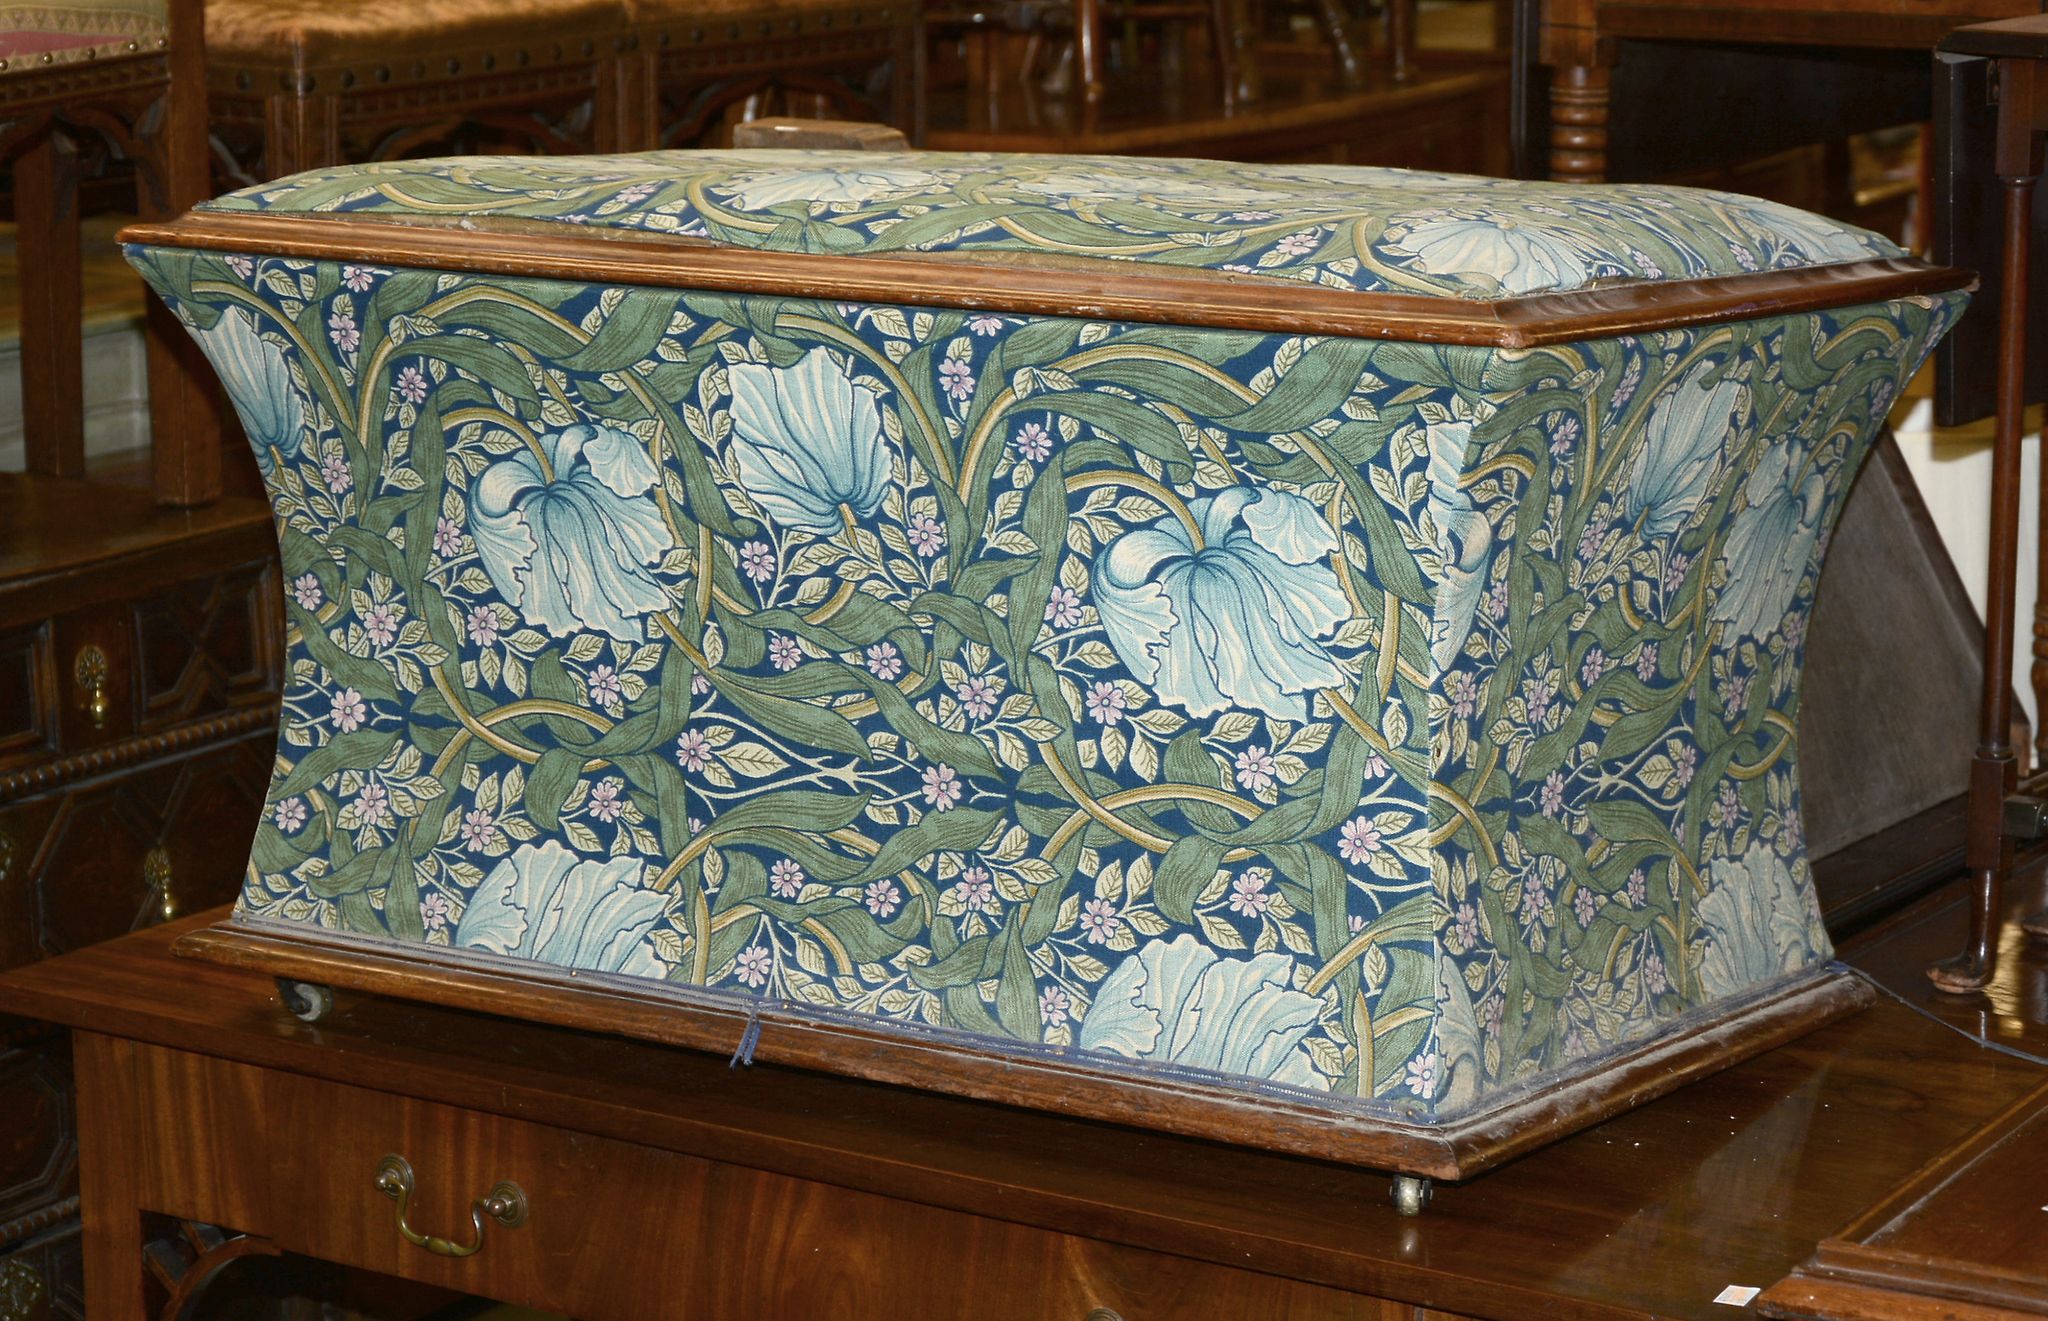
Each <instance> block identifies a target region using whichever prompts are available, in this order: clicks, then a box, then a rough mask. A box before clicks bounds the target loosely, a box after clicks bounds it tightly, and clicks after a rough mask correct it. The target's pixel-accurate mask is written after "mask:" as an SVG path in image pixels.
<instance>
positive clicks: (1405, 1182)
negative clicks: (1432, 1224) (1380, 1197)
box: [1391, 1174, 1432, 1216]
mask: <svg viewBox="0 0 2048 1321" xmlns="http://www.w3.org/2000/svg"><path fill="white" fill-rule="evenodd" d="M1431 1192H1432V1185H1431V1183H1430V1181H1429V1180H1427V1179H1423V1178H1418V1177H1416V1176H1415V1175H1412V1174H1397V1175H1395V1176H1394V1186H1393V1188H1392V1190H1391V1196H1392V1200H1393V1203H1394V1210H1396V1211H1398V1212H1399V1213H1400V1214H1402V1215H1404V1216H1419V1215H1421V1214H1422V1211H1423V1208H1424V1207H1426V1206H1428V1205H1429V1199H1430V1195H1431Z"/></svg>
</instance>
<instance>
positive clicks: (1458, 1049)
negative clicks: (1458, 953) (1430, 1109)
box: [1416, 959, 1486, 1115]
mask: <svg viewBox="0 0 2048 1321" xmlns="http://www.w3.org/2000/svg"><path fill="white" fill-rule="evenodd" d="M1485 1045H1486V1038H1485V1034H1484V1030H1483V1029H1482V1028H1481V1027H1480V1024H1479V1012H1478V1010H1477V1009H1475V1008H1474V1007H1473V1004H1472V993H1471V991H1470V990H1468V989H1467V988H1466V986H1465V979H1464V977H1463V976H1461V975H1460V974H1459V972H1458V965H1457V964H1456V963H1455V962H1453V961H1452V960H1450V959H1438V960H1437V967H1436V1025H1435V1027H1434V1028H1433V1029H1432V1030H1431V1032H1430V1039H1429V1040H1428V1041H1426V1042H1424V1043H1423V1044H1422V1045H1421V1046H1419V1047H1417V1048H1416V1053H1417V1054H1418V1055H1419V1054H1425V1053H1428V1052H1431V1051H1434V1052H1435V1054H1436V1056H1437V1058H1438V1060H1439V1064H1438V1079H1439V1082H1440V1084H1441V1085H1440V1086H1439V1087H1438V1088H1437V1092H1436V1112H1437V1113H1438V1114H1440V1115H1441V1114H1446V1113H1449V1112H1451V1111H1455V1110H1459V1109H1462V1108H1463V1107H1465V1106H1466V1105H1469V1104H1471V1103H1472V1102H1473V1101H1476V1100H1478V1099H1479V1089H1480V1088H1482V1087H1484V1086H1485V1085H1486V1050H1485Z"/></svg>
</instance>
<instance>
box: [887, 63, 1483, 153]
mask: <svg viewBox="0 0 2048 1321" xmlns="http://www.w3.org/2000/svg"><path fill="white" fill-rule="evenodd" d="M1260 64H1261V68H1262V70H1263V71H1264V77H1265V84H1266V85H1265V92H1264V95H1263V96H1262V97H1261V98H1260V99H1259V100H1258V101H1255V102H1250V103H1246V104H1240V105H1236V106H1228V105H1225V104H1224V101H1223V98H1222V95H1221V91H1220V88H1219V87H1218V86H1217V85H1216V82H1215V80H1214V79H1213V78H1212V77H1210V76H1208V75H1207V74H1206V73H1205V72H1203V71H1202V69H1201V68H1200V66H1199V64H1195V65H1192V66H1191V69H1190V72H1189V75H1188V76H1187V77H1184V78H1181V77H1171V76H1168V75H1165V74H1163V73H1161V72H1159V71H1158V70H1149V71H1148V70H1136V71H1133V72H1132V73H1130V74H1129V75H1127V76H1125V77H1122V78H1119V79H1118V80H1117V81H1116V82H1115V83H1113V84H1112V85H1111V87H1110V90H1109V92H1108V94H1107V95H1106V96H1105V97H1104V99H1103V100H1102V101H1101V102H1100V103H1099V104H1095V105H1089V104H1087V103H1085V102H1084V101H1083V100H1082V99H1081V97H1080V96H1079V95H1078V94H1074V93H1071V92H1069V93H1065V94H1058V95H1055V94H1050V93H1046V92H1044V91H1042V90H1041V89H1040V88H1039V87H1037V86H1036V85H1035V84H1033V83H1031V82H1028V81H1025V80H1022V79H1016V78H1010V79H1003V80H999V82H998V84H997V95H995V96H994V97H989V98H984V97H975V96H970V95H969V94H968V92H967V89H966V88H965V87H963V86H958V85H956V86H952V87H944V86H941V87H939V88H938V89H936V90H935V91H934V92H933V93H932V95H931V98H930V102H931V110H930V129H929V132H928V133H927V136H926V145H927V146H929V147H931V148H933V149H935V150H940V151H1032V152H1065V153H1078V154H1113V155H1141V156H1198V157H1206V158H1210V159H1218V160H1247V161H1317V162H1331V163H1341V164H1357V165H1395V166H1405V167H1409V168H1430V169H1447V170H1463V171H1471V172H1478V173H1496V174H1497V173H1502V172H1504V171H1505V170H1506V168H1507V156H1506V153H1507V120H1506V114H1507V66H1506V64H1505V63H1504V62H1502V61H1500V60H1499V59H1498V58H1496V57H1492V56H1489V55H1487V54H1484V53H1479V54H1462V55H1454V54H1448V53H1445V54H1430V55H1427V56H1425V57H1424V58H1423V59H1422V60H1421V61H1420V62H1419V63H1418V65H1417V68H1416V72H1415V75H1414V76H1413V77H1412V78H1411V79H1410V80H1408V81H1407V82H1402V83H1396V82H1394V81H1393V80H1392V79H1391V78H1389V77H1388V76H1387V75H1386V73H1385V72H1384V71H1383V70H1381V69H1379V68H1378V67H1375V68H1373V69H1372V70H1370V71H1369V73H1368V75H1367V78H1366V80H1365V82H1364V83H1363V84H1362V85H1361V86H1359V87H1357V88H1346V87H1345V86H1344V84H1343V83H1342V81H1341V80H1340V79H1339V78H1338V77H1337V73H1336V68H1335V65H1334V64H1333V63H1332V62H1331V60H1330V58H1329V56H1328V55H1327V54H1325V53H1322V52H1319V51H1316V50H1312V49H1289V48H1287V47H1284V46H1281V47H1268V48H1266V50H1265V51H1264V52H1263V54H1262V58H1261V61H1260Z"/></svg>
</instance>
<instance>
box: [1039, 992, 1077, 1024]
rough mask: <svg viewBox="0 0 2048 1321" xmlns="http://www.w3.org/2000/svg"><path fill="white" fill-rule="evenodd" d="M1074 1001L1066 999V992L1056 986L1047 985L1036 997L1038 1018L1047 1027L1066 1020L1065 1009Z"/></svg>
mask: <svg viewBox="0 0 2048 1321" xmlns="http://www.w3.org/2000/svg"><path fill="white" fill-rule="evenodd" d="M1073 1005H1074V1002H1073V1001H1071V1000H1069V999H1067V993H1066V992H1065V991H1062V990H1061V989H1060V988H1059V987H1057V986H1048V987H1046V988H1045V990H1044V991H1043V992H1042V993H1041V994H1040V995H1039V997H1038V1018H1039V1021H1040V1022H1042V1023H1044V1024H1045V1025H1046V1026H1047V1027H1052V1026H1055V1025H1057V1024H1060V1023H1064V1022H1066V1021H1067V1011H1068V1010H1069V1009H1071V1008H1073Z"/></svg>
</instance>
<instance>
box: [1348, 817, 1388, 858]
mask: <svg viewBox="0 0 2048 1321" xmlns="http://www.w3.org/2000/svg"><path fill="white" fill-rule="evenodd" d="M1341 834H1342V838H1341V839H1339V840H1338V843H1337V851H1338V852H1339V853H1341V854H1343V855H1344V861H1346V862H1348V863H1350V864H1351V865H1352V866H1354V867H1355V866H1358V865H1359V864H1361V863H1363V862H1365V861H1366V860H1367V859H1369V858H1371V857H1372V855H1373V854H1375V853H1378V852H1379V851H1380V850H1381V849H1383V848H1385V847H1386V841H1384V840H1382V839H1381V838H1380V832H1379V831H1377V830H1375V829H1373V824H1372V822H1370V821H1368V820H1366V819H1365V818H1364V817H1362V816H1355V817H1352V818H1351V819H1350V820H1349V821H1346V822H1345V823H1344V829H1343V831H1342V832H1341Z"/></svg>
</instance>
